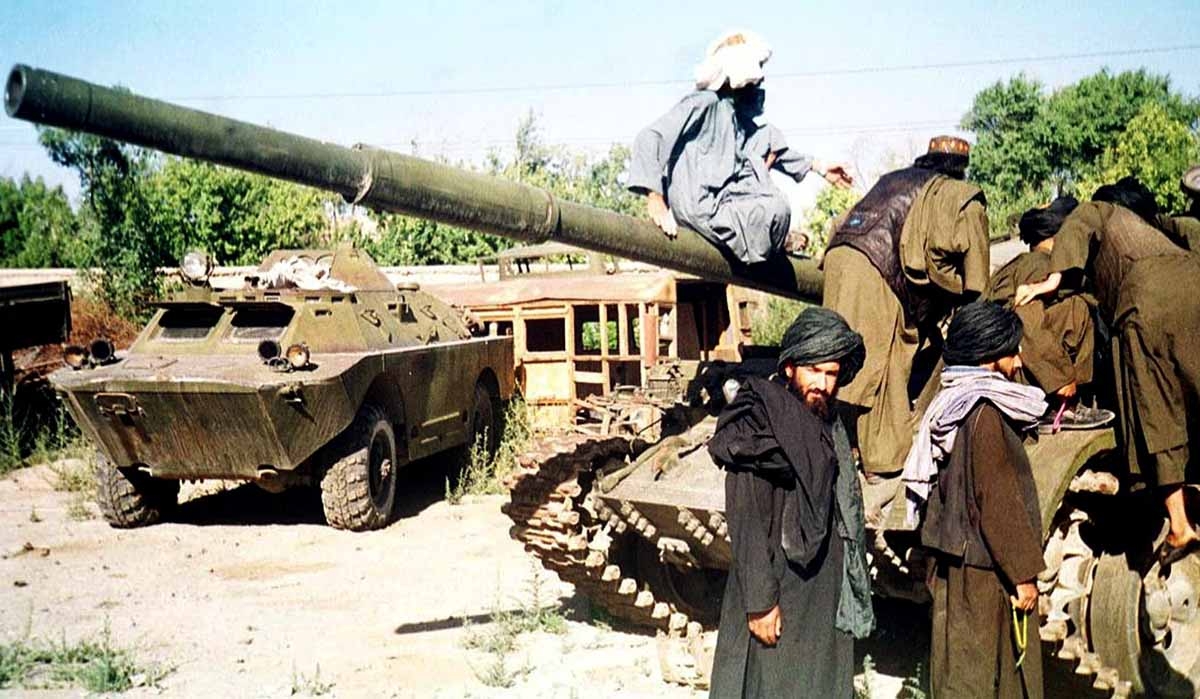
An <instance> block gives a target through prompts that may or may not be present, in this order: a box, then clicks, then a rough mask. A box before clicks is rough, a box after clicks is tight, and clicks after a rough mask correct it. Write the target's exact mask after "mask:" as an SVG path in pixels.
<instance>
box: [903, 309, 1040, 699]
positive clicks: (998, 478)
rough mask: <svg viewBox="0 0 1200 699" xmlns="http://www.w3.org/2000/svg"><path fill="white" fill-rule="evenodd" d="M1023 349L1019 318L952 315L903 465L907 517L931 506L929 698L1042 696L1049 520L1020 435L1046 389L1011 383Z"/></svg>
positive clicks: (925, 532)
mask: <svg viewBox="0 0 1200 699" xmlns="http://www.w3.org/2000/svg"><path fill="white" fill-rule="evenodd" d="M1020 343H1021V319H1020V318H1018V317H1017V315H1016V313H1014V312H1012V311H1010V310H1008V309H1006V308H1004V307H1002V306H1000V305H998V304H995V303H992V302H990V301H977V302H975V303H971V304H968V305H966V306H964V307H962V308H960V309H959V310H958V312H957V313H955V315H954V319H953V320H952V321H950V328H949V331H948V332H947V337H946V348H945V353H944V356H945V361H946V368H945V369H944V370H943V371H942V376H941V391H940V392H939V393H938V394H937V396H936V397H935V398H934V399H933V402H932V403H930V405H929V409H928V410H927V411H926V413H925V416H924V417H923V418H922V419H921V424H920V429H919V430H918V432H917V437H916V439H915V440H914V442H913V447H912V451H911V452H910V453H909V457H908V460H907V462H906V463H905V468H904V479H905V483H906V486H907V494H908V496H909V504H910V510H909V512H910V516H911V515H913V514H914V513H915V512H916V511H918V510H919V507H920V505H921V504H922V503H924V502H926V501H927V502H928V507H927V508H926V510H925V521H924V523H923V524H922V526H921V543H922V544H923V545H924V546H926V547H927V548H929V549H930V550H931V551H932V552H933V555H934V567H933V568H932V569H931V570H930V577H929V580H930V593H931V594H932V596H933V624H932V634H933V636H932V642H931V648H930V653H931V657H930V663H929V669H930V684H931V689H932V690H933V692H932V693H933V696H934V697H975V698H979V697H1004V698H1009V697H1011V698H1013V699H1020V698H1021V697H1025V698H1027V699H1035V698H1039V697H1041V696H1042V655H1041V647H1040V640H1039V638H1038V626H1039V622H1038V615H1037V598H1038V590H1037V575H1038V573H1040V572H1041V571H1042V569H1043V568H1044V567H1045V563H1044V562H1043V560H1042V524H1041V523H1042V519H1041V514H1040V511H1039V509H1038V497H1037V487H1036V485H1035V483H1034V480H1033V471H1032V470H1031V469H1030V466H1029V459H1028V457H1027V456H1026V455H1025V448H1024V446H1023V445H1022V439H1021V431H1022V430H1026V429H1029V428H1031V427H1033V426H1034V424H1036V422H1037V419H1038V417H1039V416H1040V415H1042V413H1043V412H1044V411H1045V409H1046V402H1045V394H1044V393H1043V392H1042V391H1041V389H1039V388H1036V387H1033V386H1022V385H1020V384H1016V383H1013V382H1012V381H1011V379H1012V378H1013V377H1014V376H1016V375H1017V373H1018V372H1019V371H1020V370H1021V358H1020V357H1019V356H1018V349H1019V347H1020Z"/></svg>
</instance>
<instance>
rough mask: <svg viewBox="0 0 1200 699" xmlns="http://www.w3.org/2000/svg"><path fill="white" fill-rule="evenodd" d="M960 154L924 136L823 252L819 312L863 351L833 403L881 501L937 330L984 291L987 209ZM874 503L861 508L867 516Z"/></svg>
mask: <svg viewBox="0 0 1200 699" xmlns="http://www.w3.org/2000/svg"><path fill="white" fill-rule="evenodd" d="M969 152H970V147H969V145H968V144H967V142H966V141H963V140H962V139H959V138H954V137H951V136H939V137H937V138H934V139H932V140H931V141H930V143H929V151H928V152H927V153H926V154H925V155H923V156H921V157H919V158H917V159H916V161H915V162H914V163H913V165H912V167H908V168H904V169H902V170H897V171H895V172H890V173H888V174H886V175H884V176H883V177H881V178H880V179H879V182H878V183H877V184H876V185H875V186H874V187H872V188H871V191H870V192H868V193H867V195H866V196H865V197H863V199H862V201H860V202H859V203H858V204H857V205H855V207H854V208H853V209H851V211H850V213H849V214H847V215H846V217H845V218H844V220H843V221H842V222H841V224H840V225H838V227H837V228H836V229H835V231H834V233H833V236H832V237H831V238H830V241H829V247H828V251H827V252H826V254H825V260H824V263H823V264H824V269H825V298H824V305H825V306H826V307H828V308H832V309H833V310H835V311H837V312H839V313H841V314H842V315H843V316H844V317H845V318H846V320H847V321H848V322H849V323H850V325H851V326H852V327H854V328H855V329H856V330H858V331H859V332H860V333H862V335H863V339H864V341H865V342H866V345H867V346H868V347H870V348H871V352H870V354H869V355H868V356H867V362H866V365H865V366H863V370H862V375H861V376H859V378H858V381H856V382H855V383H854V385H853V386H847V387H846V390H844V391H843V392H842V397H841V400H842V402H843V403H845V404H847V405H849V406H850V407H851V408H852V409H853V411H854V412H855V413H856V414H857V415H858V417H857V420H856V423H857V424H856V425H855V427H856V428H857V429H856V430H855V431H856V433H857V444H858V448H859V457H860V459H861V461H862V466H863V470H864V471H865V472H866V473H867V475H868V481H867V482H868V485H873V484H878V485H879V486H880V488H879V489H878V490H879V492H883V493H885V497H886V498H888V499H890V497H891V496H892V494H894V493H895V487H894V486H892V485H891V483H887V482H885V481H884V480H883V478H882V476H883V475H884V474H892V475H894V474H896V473H897V472H899V471H900V469H901V468H902V466H903V463H904V457H905V455H906V454H907V453H908V448H909V446H910V445H911V443H912V433H913V424H914V423H915V421H916V418H917V416H918V415H919V414H920V410H921V409H922V408H923V407H924V406H923V403H924V402H925V400H922V399H921V396H922V393H923V392H924V391H925V388H926V385H927V384H928V383H929V379H930V378H931V377H932V375H933V372H934V371H935V367H936V365H937V362H938V359H939V357H940V352H941V344H942V335H941V330H940V329H939V324H940V323H942V322H944V320H945V319H946V317H947V316H948V315H949V313H950V311H951V310H952V309H953V308H954V307H955V306H958V305H960V304H962V303H965V302H967V301H970V300H973V299H974V298H975V297H977V296H978V295H979V294H981V293H982V292H983V291H984V290H985V289H986V288H987V284H988V272H989V269H988V265H989V250H988V227H987V213H986V210H985V206H986V202H985V200H984V196H983V192H982V191H981V190H980V189H979V188H978V187H976V186H975V185H973V184H969V183H967V182H965V181H964V178H965V177H966V170H967V163H968V154H969ZM926 399H927V398H926ZM870 490H875V489H870ZM873 499H874V498H873V497H872V496H871V495H870V493H868V500H869V501H870V500H873ZM883 504H885V503H876V504H874V505H871V504H869V505H868V514H867V516H868V518H873V517H875V516H878V515H879V511H880V508H881V507H882V506H883Z"/></svg>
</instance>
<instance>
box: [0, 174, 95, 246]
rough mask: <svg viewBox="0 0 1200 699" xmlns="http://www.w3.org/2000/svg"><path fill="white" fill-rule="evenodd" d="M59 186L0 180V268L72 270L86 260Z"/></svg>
mask: <svg viewBox="0 0 1200 699" xmlns="http://www.w3.org/2000/svg"><path fill="white" fill-rule="evenodd" d="M78 227H79V224H78V221H77V220H76V217H75V212H74V211H72V210H71V205H70V203H69V202H68V201H67V197H66V195H65V194H63V191H62V188H61V187H55V188H54V189H51V188H49V187H47V186H46V183H45V182H43V181H42V180H41V178H38V179H36V180H32V179H30V178H29V176H28V175H26V176H24V177H22V178H21V179H20V181H17V180H12V179H9V178H0V267H76V266H78V265H79V264H80V263H81V262H83V261H84V260H85V258H86V253H87V250H86V247H85V243H84V241H83V240H82V239H81V238H80V236H79V235H78Z"/></svg>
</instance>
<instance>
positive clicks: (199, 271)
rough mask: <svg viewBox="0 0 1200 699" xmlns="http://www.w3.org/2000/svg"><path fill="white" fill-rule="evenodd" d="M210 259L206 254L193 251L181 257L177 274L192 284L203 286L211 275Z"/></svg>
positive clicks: (211, 263) (211, 265) (211, 262)
mask: <svg viewBox="0 0 1200 699" xmlns="http://www.w3.org/2000/svg"><path fill="white" fill-rule="evenodd" d="M212 271H213V261H212V257H210V256H209V254H208V253H206V252H201V251H199V250H193V251H192V252H189V253H188V254H186V255H184V256H183V262H182V263H181V264H180V265H179V274H180V275H181V276H182V277H183V278H184V279H186V280H187V281H189V282H191V283H192V284H203V283H205V282H207V281H208V278H209V277H210V276H211V275H212Z"/></svg>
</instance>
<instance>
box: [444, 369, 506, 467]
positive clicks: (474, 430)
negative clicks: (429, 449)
mask: <svg viewBox="0 0 1200 699" xmlns="http://www.w3.org/2000/svg"><path fill="white" fill-rule="evenodd" d="M498 413H499V410H497V407H496V399H495V398H494V397H493V396H492V392H491V391H489V390H488V388H487V386H486V385H485V384H484V383H483V382H482V381H480V382H477V383H476V384H475V395H474V397H473V398H472V400H471V413H470V414H469V415H468V416H467V440H466V442H464V443H463V444H462V446H460V447H457V448H456V449H455V450H454V451H453V461H452V463H453V465H454V470H455V472H456V473H460V474H461V473H462V472H463V471H464V470H465V469H466V468H467V467H468V466H470V465H471V450H472V448H473V447H474V446H475V442H476V440H478V439H480V437H481V436H485V435H486V436H485V437H484V438H485V440H486V441H484V443H483V447H484V449H485V450H486V451H487V455H488V458H489V459H491V458H492V457H493V456H495V455H496V450H497V449H498V448H499V447H500V431H501V429H502V426H501V425H500V420H499V419H497V416H498Z"/></svg>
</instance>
